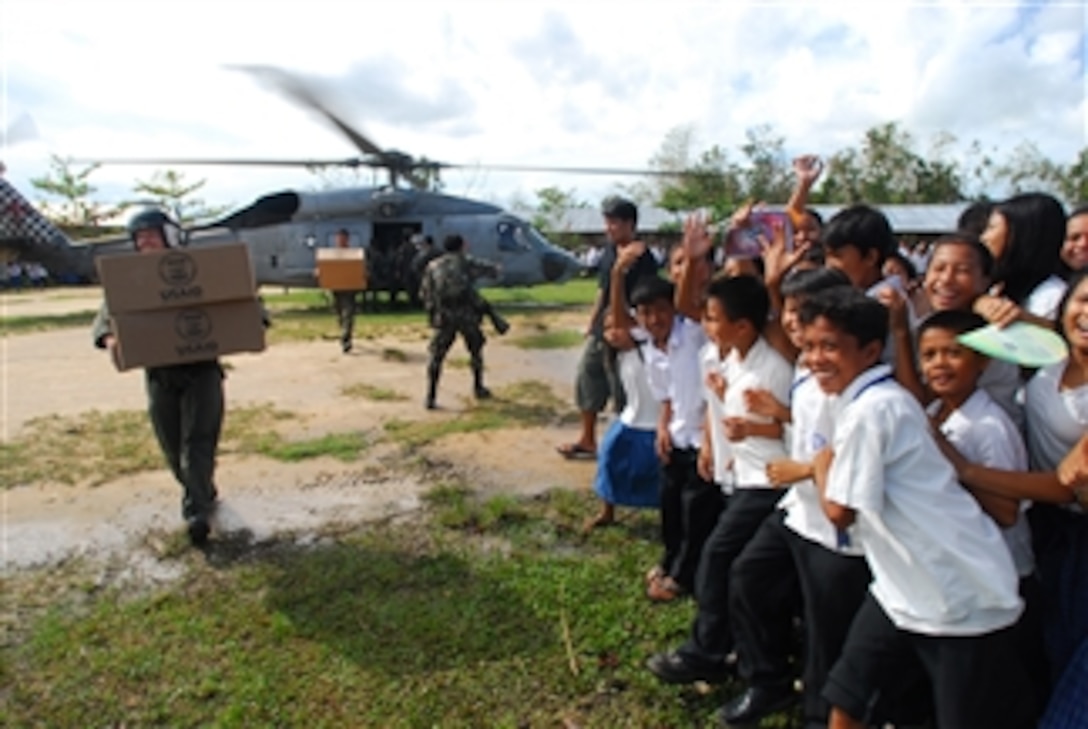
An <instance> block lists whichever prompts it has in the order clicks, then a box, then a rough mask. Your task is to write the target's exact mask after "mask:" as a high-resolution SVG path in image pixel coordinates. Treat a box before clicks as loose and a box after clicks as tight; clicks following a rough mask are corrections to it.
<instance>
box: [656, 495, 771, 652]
mask: <svg viewBox="0 0 1088 729" xmlns="http://www.w3.org/2000/svg"><path fill="white" fill-rule="evenodd" d="M781 498H782V492H781V491H776V490H774V489H762V488H759V489H737V490H736V491H735V492H733V494H731V495H730V496H728V497H727V498H726V506H725V509H723V510H722V512H721V514H720V515H719V516H718V520H717V523H716V524H715V525H714V529H713V531H711V532H710V536H709V537H708V538H707V540H706V544H704V545H703V553H702V558H701V559H700V560H699V568H698V571H697V572H696V576H695V600H696V602H697V603H698V606H699V610H698V612H697V613H696V616H695V622H694V623H693V624H692V626H691V637H690V638H689V639H688V641H687V643H685V644H684V645H683V646H681V647H680V649H679V650H678V652H679V653H680V654H681V655H682V656H683V657H684V658H685V659H686V660H688V661H690V662H691V663H693V664H696V665H699V664H702V665H706V664H713V665H717V664H719V663H721V662H723V661H725V657H726V656H727V655H728V654H729V653H730V651H732V650H733V630H732V627H731V625H730V619H729V618H730V616H729V593H730V574H731V571H732V568H733V563H734V562H735V561H736V559H737V557H739V556H740V554H741V552H743V551H744V547H745V546H746V545H747V544H748V541H749V540H750V539H751V538H752V535H754V534H755V533H756V531H757V530H758V529H759V525H760V524H762V523H763V520H764V519H766V518H767V516H768V515H769V514H770V513H771V512H772V511H773V510H774V505H775V504H776V503H778V500H779V499H781Z"/></svg>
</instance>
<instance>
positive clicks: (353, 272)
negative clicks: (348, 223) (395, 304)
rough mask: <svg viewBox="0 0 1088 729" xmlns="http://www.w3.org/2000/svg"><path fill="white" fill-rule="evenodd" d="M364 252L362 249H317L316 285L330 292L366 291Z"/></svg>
mask: <svg viewBox="0 0 1088 729" xmlns="http://www.w3.org/2000/svg"><path fill="white" fill-rule="evenodd" d="M366 284H367V275H366V251H364V250H363V249H362V248H318V249H317V285H318V286H320V287H321V288H323V289H328V290H330V291H363V290H364V289H366Z"/></svg>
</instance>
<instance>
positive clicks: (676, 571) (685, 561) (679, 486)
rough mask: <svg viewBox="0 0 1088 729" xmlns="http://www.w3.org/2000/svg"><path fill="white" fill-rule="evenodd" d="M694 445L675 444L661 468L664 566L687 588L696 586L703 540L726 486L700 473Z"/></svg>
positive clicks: (662, 562)
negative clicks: (703, 476) (722, 486)
mask: <svg viewBox="0 0 1088 729" xmlns="http://www.w3.org/2000/svg"><path fill="white" fill-rule="evenodd" d="M698 456H699V451H698V450H696V449H694V448H673V449H672V453H671V454H670V455H669V462H668V463H667V464H664V465H663V466H662V468H661V472H662V478H661V542H662V544H664V546H665V553H664V556H663V557H662V559H661V568H662V569H663V570H664V571H665V574H667V575H669V576H670V577H672V578H673V579H674V580H676V582H677V583H679V584H680V586H681V587H683V588H684V589H685V590H688V591H694V590H695V571H696V569H697V568H698V566H699V556H700V555H701V554H702V551H703V544H704V543H705V542H706V540H707V537H708V536H709V535H710V532H711V530H712V529H713V528H714V523H715V522H716V521H717V519H718V514H719V513H720V512H721V510H722V506H723V497H722V490H721V488H719V487H718V485H717V484H715V483H711V482H710V481H704V480H703V479H702V478H700V477H699V471H698V469H697V468H696V460H697V458H698Z"/></svg>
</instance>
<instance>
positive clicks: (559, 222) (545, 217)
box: [532, 185, 589, 248]
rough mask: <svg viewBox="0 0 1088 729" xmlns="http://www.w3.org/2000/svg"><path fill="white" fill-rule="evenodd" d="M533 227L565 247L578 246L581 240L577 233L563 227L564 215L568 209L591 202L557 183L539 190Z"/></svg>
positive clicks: (580, 206)
mask: <svg viewBox="0 0 1088 729" xmlns="http://www.w3.org/2000/svg"><path fill="white" fill-rule="evenodd" d="M534 194H535V195H536V199H537V202H536V205H535V206H534V208H535V213H534V214H533V219H532V223H533V227H534V228H537V229H538V230H540V231H541V232H543V233H544V235H546V236H547V237H548V238H550V239H551V240H552V241H554V242H555V243H558V244H559V245H560V246H562V247H563V248H576V247H577V246H578V244H579V243H580V242H581V241H580V240H579V238H578V236H577V234H575V233H572V232H571V231H570V229H569V228H564V227H563V215H564V213H565V212H566V211H567V210H573V209H585V208H588V207H589V203H587V202H586V201H584V200H579V199H578V197H577V194H576V193H575V191H574V190H563V189H561V188H559V187H556V186H555V185H551V186H548V187H542V188H540V189H539V190H537V191H536V192H535V193H534Z"/></svg>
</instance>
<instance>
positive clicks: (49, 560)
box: [0, 289, 593, 577]
mask: <svg viewBox="0 0 1088 729" xmlns="http://www.w3.org/2000/svg"><path fill="white" fill-rule="evenodd" d="M98 301H99V294H98V292H97V291H96V290H94V289H88V290H81V291H78V292H72V291H64V292H56V293H53V294H52V295H49V294H46V295H40V294H35V295H34V296H33V297H31V296H26V297H19V298H18V301H16V302H15V303H12V301H11V300H6V301H4V302H0V303H2V304H3V311H0V313H4V314H5V315H6V316H16V315H18V316H31V315H40V314H56V313H63V312H66V311H83V310H89V309H94V308H96V307H97V305H98ZM13 310H16V311H13ZM5 312H6V313H5ZM584 319H585V315H584V313H572V314H564V315H556V317H555V318H554V320H551V321H549V326H550V327H551V328H553V329H562V328H571V329H576V328H578V327H579V326H581V325H582V324H583V323H584ZM531 326H532V325H527V327H526V328H529V327H531ZM534 330H535V327H534ZM329 335H330V336H329V339H328V341H320V342H311V343H286V344H279V345H275V346H273V347H271V348H270V349H269V350H268V351H266V352H264V353H262V354H260V355H240V356H236V357H228V358H226V359H225V360H224V361H225V362H226V363H227V367H228V373H227V380H226V393H227V400H228V408H229V407H231V405H246V404H253V405H261V404H271V405H273V406H274V407H276V408H277V409H281V410H285V411H289V412H291V413H293V414H295V416H296V417H295V418H294V419H293V421H292V423H291V425H290V433H289V434H288V435H289V436H290V437H293V438H298V439H303V438H311V437H316V436H320V435H323V434H325V433H337V432H344V431H373V432H374V433H381V432H383V429H384V427H385V425H386V423H388V422H390V421H393V420H399V421H404V420H438V419H443V418H455V417H457V416H458V415H460V414H463V413H464V412H465V411H466V410H468V409H470V408H471V407H472V406H473V402H474V401H473V400H472V398H471V384H472V383H471V376H470V373H469V372H468V371H467V369H465V368H463V367H457V366H450V367H447V369H446V372H445V373H444V376H443V379H442V382H441V386H440V390H439V403H440V405H441V408H440V409H439V410H437V411H434V412H428V411H426V410H424V409H423V407H422V400H423V393H424V385H425V383H424V367H425V361H426V342H425V341H422V340H420V339H419V338H418V337H415V338H410V339H409V338H406V339H404V340H396V339H375V340H360V341H358V342H357V343H356V348H355V349H354V351H352V352H351V353H350V354H348V355H344V354H341V353H340V351H339V346H338V342H337V341H336V338H335V323H334V321H333V317H332V315H331V313H330V317H329ZM515 336H517V325H516V322H515V330H514V331H513V332H511V333H510V334H509V335H508V336H507V337H506V338H498V337H494V336H492V337H490V340H491V341H490V342H489V344H488V346H487V349H486V350H485V358H486V361H487V367H488V384H489V385H490V386H491V387H492V388H493V389H498V388H501V387H503V386H506V385H510V384H512V383H516V382H523V381H526V380H535V381H539V382H542V383H546V384H547V385H548V386H550V387H551V388H552V389H553V391H554V392H555V394H556V395H557V396H558V397H559V398H561V399H562V400H563V401H565V402H570V400H571V384H572V378H573V374H574V369H575V365H576V362H577V358H578V356H579V353H580V352H579V349H578V348H577V347H574V348H569V349H556V350H526V349H519V348H517V347H515V346H512V345H511V344H510V342H511V341H512V339H513V338H514V337H515ZM0 347H2V349H0V387H2V413H0V416H2V427H0V439H2V440H3V441H4V442H11V441H12V440H13V439H15V438H17V437H18V436H19V435H20V433H21V432H22V431H23V429H24V428H25V426H26V424H27V422H28V421H29V420H31V419H33V418H36V417H40V416H45V415H52V414H56V415H61V416H76V415H79V414H80V413H85V412H87V411H90V410H94V409H97V410H100V411H110V410H142V409H143V408H145V407H146V399H145V394H144V384H143V373H142V371H139V370H137V371H133V372H127V373H118V372H116V371H115V370H114V369H113V368H112V366H111V365H110V364H109V362H108V361H107V358H106V356H105V355H104V353H102V352H99V351H96V350H94V349H93V348H92V345H91V337H90V332H89V331H86V330H84V329H64V330H57V331H49V332H43V333H38V334H26V335H18V336H12V337H7V338H4V339H2V340H0ZM391 350H393V351H396V352H399V353H401V354H402V355H403V356H402V357H394V358H391V357H390V356H389V352H390V351H391ZM463 356H464V352H463V350H462V349H461V348H460V345H457V346H455V348H454V350H453V351H452V352H451V357H452V358H453V362H452V363H451V364H454V365H455V364H456V362H457V359H458V358H463ZM360 383H364V384H366V385H368V386H371V387H374V388H381V389H382V390H388V391H391V392H394V393H398V394H400V395H403V399H400V400H398V399H382V400H371V399H367V398H366V397H359V396H350V395H347V394H345V392H350V391H351V388H352V386H353V385H354V386H358V385H359V384H360ZM358 389H359V388H358V387H356V391H358ZM149 427H150V426H149ZM574 427H575V426H573V425H569V426H564V425H559V424H557V425H555V426H553V427H535V428H511V429H502V430H486V431H482V432H477V433H465V434H456V435H451V436H447V437H445V438H442V439H441V440H439V441H437V442H434V443H426V444H423V445H421V446H418V447H417V448H415V449H414V450H412V451H410V452H409V451H407V450H406V449H405V448H404V447H403V446H398V445H396V444H391V443H384V444H380V445H379V446H376V447H374V448H372V449H369V450H368V451H366V452H364V453H363V454H362V455H361V456H360V458H359V459H358V460H356V461H352V462H347V463H345V462H342V461H338V460H335V459H331V458H316V459H311V460H306V461H302V462H298V463H283V462H279V461H274V460H270V459H265V458H260V457H253V456H246V457H241V456H224V457H222V458H221V459H220V462H219V466H218V470H217V478H216V480H217V483H218V486H219V490H220V493H221V496H222V504H221V508H220V510H219V513H218V515H217V520H216V525H215V529H216V531H217V532H218V533H219V534H220V535H224V536H230V535H235V536H237V535H243V536H244V537H245V538H246V539H252V540H256V541H260V540H263V539H268V538H271V537H273V536H280V535H283V534H285V533H286V534H293V535H296V536H297V537H298V538H299V539H308V538H311V537H312V535H314V534H316V533H319V532H321V531H322V530H326V529H329V528H331V527H335V526H336V525H337V524H352V523H359V522H365V521H368V520H374V519H383V518H387V517H390V516H394V515H396V514H400V513H405V512H410V511H412V510H415V509H417V508H418V507H419V504H420V495H421V494H422V493H424V492H425V491H426V490H428V489H430V488H432V487H433V486H434V485H436V483H438V482H439V481H440V480H441V479H444V478H448V477H450V476H451V474H453V475H455V476H456V477H457V478H458V479H460V480H462V481H464V482H465V483H467V484H469V485H470V486H473V487H476V488H479V489H481V490H485V491H503V492H509V493H517V494H526V493H537V492H540V491H543V490H546V489H549V488H555V487H561V488H586V487H588V484H589V482H590V479H591V478H592V474H593V466H592V464H587V463H584V462H583V463H570V462H566V461H563V460H562V459H560V458H559V457H558V456H557V455H556V453H555V450H554V446H555V445H556V444H558V443H560V442H562V441H564V440H568V439H569V438H570V437H571V436H572V435H573V429H574ZM0 499H2V504H0V509H2V522H0V549H2V555H3V556H2V560H3V564H4V567H5V568H15V569H23V568H32V567H42V566H48V565H54V564H58V563H61V562H64V561H66V560H71V559H74V558H86V559H91V560H95V559H101V560H116V559H117V558H119V557H121V558H124V560H127V561H128V562H130V563H132V564H133V565H137V564H144V566H145V568H147V569H148V570H149V571H150V572H156V570H155V569H154V568H153V567H148V565H153V564H155V563H156V562H159V560H157V553H158V551H161V548H159V547H156V546H155V544H154V543H153V542H154V541H155V540H154V539H150V542H149V535H155V534H159V533H165V534H171V533H175V532H178V530H179V529H180V516H179V504H178V502H179V490H178V487H177V485H176V483H175V482H174V481H173V478H172V477H171V476H170V474H169V473H168V472H167V471H166V470H164V469H160V470H156V471H153V472H147V473H141V474H136V475H131V476H126V477H123V478H117V479H111V480H109V481H108V482H106V483H104V484H102V485H99V486H95V487H87V486H66V485H62V484H53V483H35V484H31V485H26V486H20V487H18V488H12V489H6V490H3V491H0ZM163 570H165V573H164V574H166V575H168V574H169V572H170V569H168V568H167V567H165V566H164V567H162V569H159V570H158V572H156V574H158V573H161V572H162V571H163ZM159 576H160V577H161V576H163V575H162V574H159Z"/></svg>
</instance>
